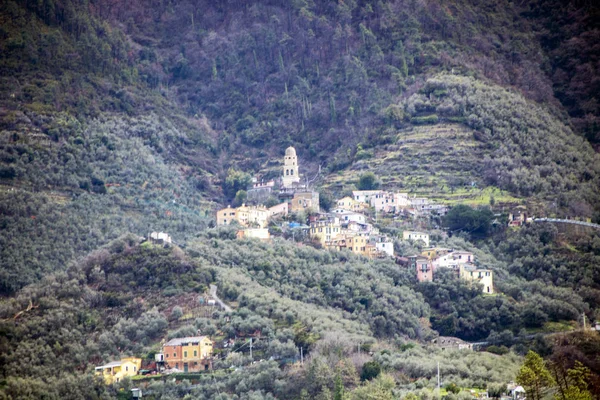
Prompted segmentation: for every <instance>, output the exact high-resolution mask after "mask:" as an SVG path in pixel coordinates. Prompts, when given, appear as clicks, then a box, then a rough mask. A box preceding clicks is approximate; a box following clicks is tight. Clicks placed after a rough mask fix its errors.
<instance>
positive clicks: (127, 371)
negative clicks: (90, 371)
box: [95, 357, 142, 385]
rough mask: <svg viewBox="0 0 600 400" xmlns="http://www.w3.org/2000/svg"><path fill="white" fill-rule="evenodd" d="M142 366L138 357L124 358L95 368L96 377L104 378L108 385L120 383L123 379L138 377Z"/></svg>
mask: <svg viewBox="0 0 600 400" xmlns="http://www.w3.org/2000/svg"><path fill="white" fill-rule="evenodd" d="M141 366H142V359H141V358H136V357H128V358H123V359H121V360H120V361H113V362H110V363H108V364H105V365H100V366H98V367H96V368H95V370H96V375H99V376H102V378H103V379H104V382H105V383H106V384H108V385H110V384H113V383H119V382H120V381H121V380H122V379H123V378H125V377H128V376H134V375H137V374H138V372H139V371H140V368H141Z"/></svg>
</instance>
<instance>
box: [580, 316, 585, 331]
mask: <svg viewBox="0 0 600 400" xmlns="http://www.w3.org/2000/svg"><path fill="white" fill-rule="evenodd" d="M581 316H582V317H583V330H584V331H585V313H582V314H581Z"/></svg>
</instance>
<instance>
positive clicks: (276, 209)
mask: <svg viewBox="0 0 600 400" xmlns="http://www.w3.org/2000/svg"><path fill="white" fill-rule="evenodd" d="M268 211H269V213H268V217H269V218H271V217H274V216H275V215H282V216H284V217H285V216H286V215H288V211H289V204H288V203H287V202H283V203H280V204H277V205H276V206H273V207H269V209H268Z"/></svg>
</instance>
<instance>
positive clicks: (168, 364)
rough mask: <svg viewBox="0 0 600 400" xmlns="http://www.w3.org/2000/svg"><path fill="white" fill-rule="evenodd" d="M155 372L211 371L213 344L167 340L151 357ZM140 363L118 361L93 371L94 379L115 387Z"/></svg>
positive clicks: (132, 359) (204, 339)
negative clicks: (160, 350) (96, 376)
mask: <svg viewBox="0 0 600 400" xmlns="http://www.w3.org/2000/svg"><path fill="white" fill-rule="evenodd" d="M154 359H155V364H154V366H153V368H152V369H153V370H155V371H166V370H171V371H181V372H184V373H186V372H200V371H207V370H209V369H212V360H213V342H212V340H210V338H209V337H208V336H191V337H184V338H177V339H171V340H169V341H168V342H166V343H163V345H162V352H161V353H157V354H155V356H154ZM141 368H142V359H141V358H136V357H127V358H122V359H121V360H119V361H113V362H110V363H108V364H105V365H100V366H97V367H96V368H95V372H96V375H98V376H101V377H102V378H103V379H104V382H105V383H106V384H109V385H110V384H113V383H119V382H120V381H121V380H123V378H126V377H132V376H135V375H138V374H140V373H144V372H148V371H149V370H142V369H141Z"/></svg>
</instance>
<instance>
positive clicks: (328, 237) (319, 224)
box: [309, 217, 342, 246]
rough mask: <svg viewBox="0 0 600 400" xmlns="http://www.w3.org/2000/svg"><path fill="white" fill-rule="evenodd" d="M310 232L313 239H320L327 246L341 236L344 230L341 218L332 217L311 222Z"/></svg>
mask: <svg viewBox="0 0 600 400" xmlns="http://www.w3.org/2000/svg"><path fill="white" fill-rule="evenodd" d="M309 232H310V236H311V237H312V238H314V239H318V240H319V241H320V242H321V244H322V245H324V246H325V245H326V244H327V243H328V242H331V241H332V240H334V239H335V238H337V237H338V236H339V235H340V234H341V232H342V228H341V226H340V220H339V218H337V217H330V218H325V219H320V220H316V221H311V223H310V231H309Z"/></svg>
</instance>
